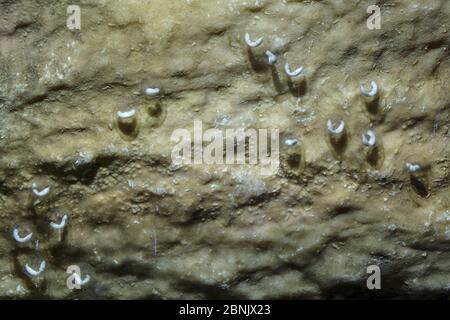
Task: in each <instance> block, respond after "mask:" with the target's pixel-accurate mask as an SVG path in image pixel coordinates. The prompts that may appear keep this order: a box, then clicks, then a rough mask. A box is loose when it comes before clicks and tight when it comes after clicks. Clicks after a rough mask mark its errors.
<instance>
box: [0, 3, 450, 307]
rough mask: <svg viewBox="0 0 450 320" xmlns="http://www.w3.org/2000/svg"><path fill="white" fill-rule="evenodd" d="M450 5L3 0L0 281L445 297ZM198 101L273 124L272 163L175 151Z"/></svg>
mask: <svg viewBox="0 0 450 320" xmlns="http://www.w3.org/2000/svg"><path fill="white" fill-rule="evenodd" d="M71 4H76V5H79V6H80V8H81V30H79V31H77V30H75V31H72V30H69V29H68V28H67V26H66V20H67V17H68V15H67V6H68V5H71ZM369 5H378V6H379V7H380V9H381V28H380V29H374V30H369V29H368V27H367V24H366V20H367V19H368V17H369V16H370V14H368V13H367V7H368V6H369ZM449 21H450V1H447V0H421V1H418V0H417V1H406V0H397V1H388V0H386V1H385V0H373V1H365V0H345V1H344V0H334V1H333V0H323V1H313V0H310V1H301V0H298V1H294V0H222V1H220V0H127V1H126V0H98V1H93V0H92V1H91V0H75V1H66V0H62V1H61V0H17V1H9V0H0V151H1V153H0V298H64V299H72V298H81V299H88V298H117V299H139V298H163V299H170V298H195V299H199V298H250V299H256V298H354V297H371V296H375V297H387V298H397V297H420V298H438V297H439V298H442V297H446V298H448V297H449V293H450V250H449V249H450V208H449V204H450V195H449V190H450V189H449V183H450V171H449V165H450V146H449V137H450V95H449V83H450V59H449V44H450V40H449V35H450V29H449V28H450V25H449V24H450V23H449ZM246 32H248V33H249V34H250V35H251V37H252V39H254V40H255V39H257V38H258V37H261V36H264V40H263V43H262V45H261V46H260V47H257V48H254V49H249V48H248V47H247V45H246V44H245V41H244V35H245V33H246ZM266 50H270V51H271V52H273V53H274V54H276V55H277V57H278V62H277V63H276V64H275V65H274V66H273V67H270V66H269V65H268V64H267V63H266V60H265V59H266V57H265V51H266ZM285 62H288V63H289V64H290V66H291V68H292V69H294V68H297V67H298V66H303V67H304V73H303V75H302V76H301V77H302V78H301V79H300V80H299V81H297V80H296V79H293V80H292V81H290V79H288V77H287V76H286V73H285V72H284V64H285ZM370 81H376V83H377V84H378V86H379V93H378V97H377V99H375V100H374V101H371V102H367V98H363V97H362V95H361V93H360V88H359V86H360V84H363V85H364V87H365V88H366V89H367V90H368V89H370ZM147 87H159V88H161V94H160V95H159V97H149V96H147V95H145V93H144V89H145V88H147ZM129 106H134V107H135V110H136V111H137V114H136V118H135V120H136V123H135V125H136V127H135V128H134V129H135V130H136V131H135V132H134V134H135V135H134V136H126V135H124V134H123V132H121V131H120V129H119V128H118V125H117V123H116V112H117V111H118V110H124V108H127V107H129ZM337 118H339V119H342V120H344V122H345V134H346V136H345V141H344V142H343V143H342V145H340V146H339V148H337V149H336V148H335V146H334V145H333V144H332V143H331V142H330V139H329V135H328V133H327V130H326V121H327V120H328V119H337ZM193 120H201V121H202V122H203V126H204V129H207V128H218V129H221V130H225V129H226V128H255V129H263V128H266V129H271V128H279V129H280V145H281V147H280V153H281V154H280V158H281V165H280V170H279V172H278V173H277V174H275V175H269V176H263V175H261V174H260V171H259V170H258V168H257V166H253V165H249V164H247V165H214V164H212V165H183V166H174V165H173V164H172V161H171V151H172V148H173V146H174V143H173V142H171V140H170V137H171V134H172V132H173V130H175V129H177V128H187V129H188V130H190V131H192V127H193ZM368 129H373V130H374V132H375V133H376V136H377V150H376V154H375V155H373V154H372V155H369V154H368V152H369V151H368V149H370V148H367V147H365V146H364V145H363V144H362V143H361V134H363V133H364V132H365V131H367V130H368ZM286 139H297V141H298V143H297V144H296V145H292V146H289V145H286V144H285V143H284V141H285V140H286ZM372 151H373V150H372ZM370 152H371V151H370ZM407 162H408V163H411V164H416V163H418V164H420V168H421V170H418V171H416V172H412V173H410V172H409V171H408V170H406V167H405V165H406V163H407ZM33 183H34V184H35V186H36V189H37V190H38V191H42V190H44V191H45V188H46V187H50V192H49V193H48V194H47V195H46V196H43V197H37V196H36V195H33V193H32V184H33ZM64 214H66V215H67V217H68V219H67V222H66V226H65V227H64V228H63V229H59V230H57V229H53V228H51V226H50V223H52V222H53V223H59V221H60V219H61V218H62V217H63V216H64ZM14 229H17V230H18V232H19V236H21V237H24V236H26V235H27V234H28V233H30V232H32V238H31V239H30V240H29V241H26V242H24V243H19V242H17V241H15V240H14V238H13V230H14ZM41 261H45V262H46V265H45V268H44V270H43V272H42V273H40V274H39V275H37V276H32V275H30V274H29V273H27V272H26V270H25V267H26V266H27V265H28V266H29V267H31V268H33V269H35V270H36V271H39V270H38V269H39V266H40V263H41ZM71 265H77V266H79V267H80V270H81V274H82V277H84V276H85V275H89V276H90V281H89V282H88V283H86V284H85V285H83V286H82V289H81V290H71V289H69V288H68V287H67V278H68V276H69V274H68V273H66V270H67V268H68V267H69V266H71ZM370 265H377V266H379V267H380V270H381V290H372V291H370V290H368V289H367V287H366V279H367V277H368V276H369V275H368V274H367V269H366V268H367V267H368V266H370Z"/></svg>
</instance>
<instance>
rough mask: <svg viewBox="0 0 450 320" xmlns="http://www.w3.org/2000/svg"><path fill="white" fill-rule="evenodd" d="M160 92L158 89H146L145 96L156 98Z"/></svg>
mask: <svg viewBox="0 0 450 320" xmlns="http://www.w3.org/2000/svg"><path fill="white" fill-rule="evenodd" d="M160 91H161V90H160V89H159V88H147V89H145V94H146V95H148V96H150V97H154V96H157V95H158V94H159V92H160Z"/></svg>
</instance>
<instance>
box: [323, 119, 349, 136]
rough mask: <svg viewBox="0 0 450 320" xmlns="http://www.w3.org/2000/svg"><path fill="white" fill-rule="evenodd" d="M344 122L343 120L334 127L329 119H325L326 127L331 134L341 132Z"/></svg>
mask: <svg viewBox="0 0 450 320" xmlns="http://www.w3.org/2000/svg"><path fill="white" fill-rule="evenodd" d="M344 128H345V123H344V121H343V120H341V122H340V123H339V126H338V127H337V128H336V129H335V128H334V126H333V123H332V122H331V120H328V121H327V129H328V131H329V132H330V133H332V134H336V135H337V134H341V133H342V132H343V131H344Z"/></svg>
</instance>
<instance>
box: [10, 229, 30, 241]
mask: <svg viewBox="0 0 450 320" xmlns="http://www.w3.org/2000/svg"><path fill="white" fill-rule="evenodd" d="M32 236H33V232H31V233H29V234H27V235H26V236H24V237H21V236H20V235H19V230H17V229H14V230H13V238H14V240H16V241H17V242H19V243H25V242H27V241H30V239H31V237H32Z"/></svg>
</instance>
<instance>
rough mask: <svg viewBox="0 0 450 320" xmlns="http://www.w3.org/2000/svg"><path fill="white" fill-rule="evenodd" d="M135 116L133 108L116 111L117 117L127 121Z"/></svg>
mask: <svg viewBox="0 0 450 320" xmlns="http://www.w3.org/2000/svg"><path fill="white" fill-rule="evenodd" d="M135 114H136V110H135V109H134V108H131V109H130V110H128V111H117V116H118V117H119V118H120V119H128V118H131V117H133V116H134V115H135Z"/></svg>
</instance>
